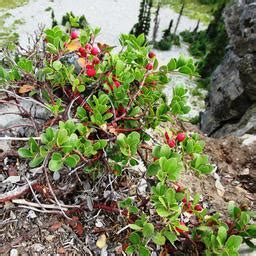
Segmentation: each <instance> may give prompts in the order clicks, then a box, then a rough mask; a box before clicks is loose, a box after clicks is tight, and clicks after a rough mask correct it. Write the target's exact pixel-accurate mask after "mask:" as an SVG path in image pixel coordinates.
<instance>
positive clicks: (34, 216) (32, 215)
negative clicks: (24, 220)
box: [28, 210, 37, 219]
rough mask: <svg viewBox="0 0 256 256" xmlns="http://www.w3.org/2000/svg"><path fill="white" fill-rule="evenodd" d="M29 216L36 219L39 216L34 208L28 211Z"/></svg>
mask: <svg viewBox="0 0 256 256" xmlns="http://www.w3.org/2000/svg"><path fill="white" fill-rule="evenodd" d="M28 218H30V219H35V218H37V215H36V213H35V212H34V211H33V210H30V211H29V212H28Z"/></svg>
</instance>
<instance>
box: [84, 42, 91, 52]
mask: <svg viewBox="0 0 256 256" xmlns="http://www.w3.org/2000/svg"><path fill="white" fill-rule="evenodd" d="M84 48H85V49H86V50H87V51H91V49H92V45H91V44H89V43H87V44H86V45H85V47H84Z"/></svg>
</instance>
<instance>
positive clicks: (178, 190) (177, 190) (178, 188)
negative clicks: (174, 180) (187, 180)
mask: <svg viewBox="0 0 256 256" xmlns="http://www.w3.org/2000/svg"><path fill="white" fill-rule="evenodd" d="M183 191H184V188H182V187H181V186H178V187H177V188H176V192H177V193H180V192H183Z"/></svg>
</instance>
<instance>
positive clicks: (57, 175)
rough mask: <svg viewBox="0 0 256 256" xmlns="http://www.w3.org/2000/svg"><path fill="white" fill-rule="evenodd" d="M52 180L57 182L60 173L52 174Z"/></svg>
mask: <svg viewBox="0 0 256 256" xmlns="http://www.w3.org/2000/svg"><path fill="white" fill-rule="evenodd" d="M53 179H54V180H55V181H57V180H59V179H60V173H59V172H54V173H53Z"/></svg>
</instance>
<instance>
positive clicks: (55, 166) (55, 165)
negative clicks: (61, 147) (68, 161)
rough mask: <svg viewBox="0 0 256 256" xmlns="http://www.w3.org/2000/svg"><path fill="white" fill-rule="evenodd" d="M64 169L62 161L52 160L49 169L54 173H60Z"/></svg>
mask: <svg viewBox="0 0 256 256" xmlns="http://www.w3.org/2000/svg"><path fill="white" fill-rule="evenodd" d="M62 167H63V161H62V160H53V159H51V160H50V162H49V169H50V170H51V171H53V172H57V171H59V170H60V169H61V168H62Z"/></svg>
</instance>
